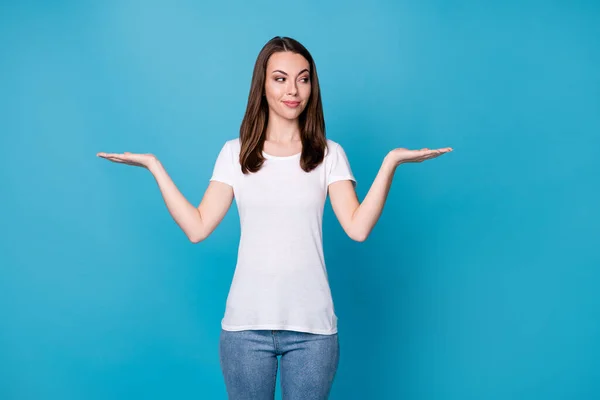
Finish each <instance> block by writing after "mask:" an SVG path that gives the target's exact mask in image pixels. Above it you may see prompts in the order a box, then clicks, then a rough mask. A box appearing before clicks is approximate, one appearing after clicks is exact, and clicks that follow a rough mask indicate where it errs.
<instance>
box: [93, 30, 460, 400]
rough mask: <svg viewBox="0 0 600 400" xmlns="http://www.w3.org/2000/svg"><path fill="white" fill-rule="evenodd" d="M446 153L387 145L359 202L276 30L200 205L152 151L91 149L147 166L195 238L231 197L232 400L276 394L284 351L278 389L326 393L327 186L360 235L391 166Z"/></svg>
mask: <svg viewBox="0 0 600 400" xmlns="http://www.w3.org/2000/svg"><path fill="white" fill-rule="evenodd" d="M449 151H452V149H451V148H443V149H437V150H429V149H427V148H425V149H421V150H408V149H404V148H398V149H394V150H392V151H390V152H389V153H388V154H387V155H386V156H385V158H384V160H383V163H382V165H381V168H380V170H379V173H378V174H377V177H376V178H375V181H374V182H373V184H372V185H371V188H370V190H369V192H368V194H367V196H366V197H365V199H364V200H363V202H362V203H359V201H358V198H357V196H356V192H355V185H356V180H355V178H354V176H353V174H352V171H351V169H350V164H349V162H348V159H347V157H346V154H345V152H344V150H343V148H342V147H341V146H340V145H339V144H338V143H336V142H334V141H332V140H330V139H326V138H325V123H324V119H323V109H322V104H321V94H320V90H319V81H318V77H317V70H316V67H315V63H314V61H313V59H312V57H311V55H310V53H309V52H308V51H307V50H306V48H304V46H302V44H300V43H299V42H297V41H296V40H294V39H291V38H288V37H275V38H273V39H271V40H270V41H269V42H268V43H267V44H266V45H265V46H264V47H263V49H262V50H261V52H260V53H259V55H258V58H257V60H256V64H255V66H254V73H253V76H252V83H251V87H250V94H249V97H248V106H247V109H246V113H245V116H244V119H243V121H242V124H241V128H240V135H239V138H236V139H231V140H228V141H226V142H225V144H224V146H223V147H222V149H221V151H220V153H219V155H218V157H217V160H216V163H215V166H214V170H213V174H212V177H211V179H210V183H209V186H208V188H207V190H206V192H205V194H204V197H203V199H202V201H201V203H200V205H199V206H198V207H197V208H196V207H194V206H193V205H192V204H190V203H189V202H188V201H187V200H186V199H185V198H184V197H183V196H182V194H181V193H180V192H179V191H178V189H177V187H176V186H175V184H174V183H173V182H172V180H171V179H170V178H169V176H168V175H167V173H166V171H165V169H164V168H163V167H162V165H161V164H160V162H159V161H158V159H157V158H156V157H155V156H154V155H152V154H132V153H128V152H126V153H124V154H107V153H98V155H99V156H100V157H104V158H106V159H109V160H111V161H115V162H119V163H125V164H130V165H137V166H142V167H145V168H147V169H148V170H150V172H151V173H152V174H153V175H154V177H155V179H156V181H157V183H158V185H159V187H160V190H161V193H162V196H163V198H164V200H165V203H166V205H167V208H168V209H169V212H170V213H171V215H172V216H173V218H174V219H175V221H176V222H177V224H178V225H179V226H180V227H181V229H182V230H183V231H184V232H185V233H186V235H187V236H188V238H189V239H190V240H191V241H192V242H194V243H198V242H201V241H203V240H204V239H206V238H207V237H208V236H209V235H210V234H211V232H212V231H213V230H214V229H215V228H216V226H217V225H218V224H219V223H220V222H221V220H222V219H223V217H224V216H225V214H226V212H227V211H228V209H229V207H230V206H231V204H232V202H233V198H234V196H235V198H236V203H237V207H238V210H239V214H240V223H241V237H240V243H239V249H238V260H237V265H236V268H235V273H234V277H233V281H232V284H231V288H230V292H229V296H228V298H227V303H226V310H225V316H224V318H223V320H222V321H221V336H220V347H219V354H220V361H221V367H222V371H223V376H224V380H225V384H226V388H227V392H228V393H229V398H230V399H253V400H256V399H259V400H261V399H273V398H274V394H275V383H276V375H277V368H278V358H277V357H278V356H280V357H281V388H282V394H283V398H284V399H304V400H306V399H326V398H328V396H329V393H330V389H331V385H332V383H333V378H334V376H335V372H336V370H337V366H338V361H339V343H338V333H337V317H336V315H335V311H334V307H333V301H332V298H331V292H330V288H329V284H328V279H327V271H326V268H325V263H324V257H323V248H322V217H323V208H324V204H325V200H326V197H327V194H328V193H329V196H330V201H331V205H332V207H333V210H334V213H335V215H336V217H337V218H338V220H339V222H340V224H341V226H342V227H343V229H344V231H345V232H346V233H347V234H348V236H349V237H350V238H352V239H353V240H356V241H359V242H362V241H364V240H365V239H366V238H367V237H368V236H369V233H370V232H371V230H372V229H373V226H374V225H375V223H376V221H377V220H378V218H379V216H380V214H381V211H382V209H383V205H384V203H385V200H386V197H387V194H388V191H389V188H390V185H391V182H392V177H393V174H394V171H395V169H396V167H397V166H398V165H400V164H402V163H405V162H421V161H423V160H427V159H430V158H434V157H438V156H440V155H441V154H444V153H446V152H449Z"/></svg>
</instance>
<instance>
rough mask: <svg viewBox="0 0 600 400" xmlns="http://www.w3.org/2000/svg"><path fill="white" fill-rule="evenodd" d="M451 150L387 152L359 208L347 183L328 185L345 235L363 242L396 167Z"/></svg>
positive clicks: (382, 202) (378, 213)
mask: <svg viewBox="0 0 600 400" xmlns="http://www.w3.org/2000/svg"><path fill="white" fill-rule="evenodd" d="M452 150H453V149H452V148H451V147H446V148H443V149H437V150H430V149H428V148H424V149H421V150H408V149H405V148H397V149H394V150H392V151H390V152H389V153H388V154H387V155H386V156H385V158H384V160H383V164H382V165H381V168H380V169H379V173H378V174H377V176H376V177H375V180H374V181H373V184H372V185H371V188H370V189H369V192H368V193H367V196H366V197H365V199H364V200H363V202H362V203H360V204H359V202H358V198H357V197H356V192H355V190H354V187H353V186H352V183H351V182H350V181H349V180H343V181H338V182H334V183H332V184H331V185H329V197H330V199H331V206H332V207H333V211H334V212H335V215H336V216H337V218H338V220H339V221H340V224H341V225H342V228H343V229H344V231H345V232H346V233H347V234H348V236H350V238H352V239H353V240H356V241H357V242H363V241H365V240H366V239H367V237H368V236H369V234H370V233H371V230H373V227H374V226H375V223H377V220H378V219H379V217H380V216H381V212H382V211H383V206H384V205H385V201H386V199H387V195H388V193H389V191H390V186H391V185H392V178H393V177H394V173H395V172H396V168H397V167H398V165H400V164H403V163H407V162H411V163H412V162H416V163H420V162H423V161H425V160H428V159H431V158H435V157H439V156H441V155H442V154H444V153H448V152H450V151H452Z"/></svg>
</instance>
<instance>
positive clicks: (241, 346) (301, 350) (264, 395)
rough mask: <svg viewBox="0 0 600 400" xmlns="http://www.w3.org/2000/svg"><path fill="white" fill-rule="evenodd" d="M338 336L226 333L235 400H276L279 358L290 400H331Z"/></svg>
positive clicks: (223, 354) (224, 359) (224, 364)
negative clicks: (279, 357)
mask: <svg viewBox="0 0 600 400" xmlns="http://www.w3.org/2000/svg"><path fill="white" fill-rule="evenodd" d="M339 354H340V348H339V342H338V334H337V333H335V334H333V335H318V334H313V333H305V332H296V331H285V330H276V331H271V330H245V331H236V332H232V331H226V330H224V329H221V336H220V339H219V357H220V362H221V369H222V371H223V377H224V378H225V386H226V388H227V393H228V395H229V399H230V400H246V399H247V400H273V399H274V398H275V383H276V378H277V367H278V358H277V356H281V371H280V378H281V394H282V396H283V399H284V400H300V399H302V400H311V399H315V400H324V399H327V398H328V397H329V392H330V390H331V386H332V384H333V378H334V376H335V372H336V370H337V366H338V362H339Z"/></svg>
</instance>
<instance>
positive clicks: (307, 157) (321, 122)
mask: <svg viewBox="0 0 600 400" xmlns="http://www.w3.org/2000/svg"><path fill="white" fill-rule="evenodd" d="M282 51H291V52H293V53H297V54H300V55H302V56H303V57H304V58H305V59H306V60H307V61H308V63H309V65H310V67H309V70H310V71H309V72H310V82H311V94H310V98H309V99H308V102H307V104H306V107H305V109H304V110H303V111H302V113H301V114H300V115H299V117H298V122H299V125H300V137H301V141H302V155H301V157H300V167H301V168H302V169H303V170H304V171H306V172H310V171H312V170H313V169H314V168H316V167H317V166H318V165H319V164H320V163H321V162H322V161H323V158H324V157H325V149H326V148H327V140H326V138H325V119H324V118H323V105H322V103H321V91H320V90H319V78H318V76H317V68H316V66H315V62H314V60H313V58H312V56H311V55H310V53H309V52H308V50H307V49H306V48H305V47H304V46H303V45H302V44H300V42H298V41H296V40H294V39H292V38H289V37H285V36H284V37H281V36H275V37H274V38H273V39H271V40H269V41H268V42H267V43H266V44H265V45H264V47H263V48H262V50H261V51H260V53H259V54H258V57H257V59H256V63H255V64H254V72H253V74H252V83H251V85H250V94H249V95H248V105H247V107H246V113H245V114H244V119H243V120H242V125H241V127H240V144H241V149H240V159H239V161H240V165H241V168H242V173H244V174H246V173H248V172H257V171H258V170H260V168H261V167H262V165H263V163H264V161H265V158H264V156H263V154H262V151H263V145H264V142H265V136H266V131H267V123H268V121H269V106H268V103H267V98H266V97H265V96H263V94H264V93H265V79H266V72H267V62H268V61H269V58H270V57H271V55H272V54H273V53H276V52H282Z"/></svg>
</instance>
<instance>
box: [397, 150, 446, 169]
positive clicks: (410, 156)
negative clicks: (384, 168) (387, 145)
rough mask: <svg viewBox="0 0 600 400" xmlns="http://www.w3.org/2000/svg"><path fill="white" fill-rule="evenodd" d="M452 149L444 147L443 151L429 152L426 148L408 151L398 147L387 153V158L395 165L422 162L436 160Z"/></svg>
mask: <svg viewBox="0 0 600 400" xmlns="http://www.w3.org/2000/svg"><path fill="white" fill-rule="evenodd" d="M452 150H453V149H452V147H445V148H443V149H436V150H430V149H428V148H424V149H421V150H409V149H404V148H402V147H399V148H397V149H394V150H392V151H390V152H389V153H388V157H390V159H391V160H392V161H393V162H394V163H395V164H396V165H400V164H403V163H409V162H411V163H412V162H418V163H420V162H423V161H425V160H429V159H430V158H436V157H439V156H441V155H442V154H444V153H449V152H451V151H452Z"/></svg>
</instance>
